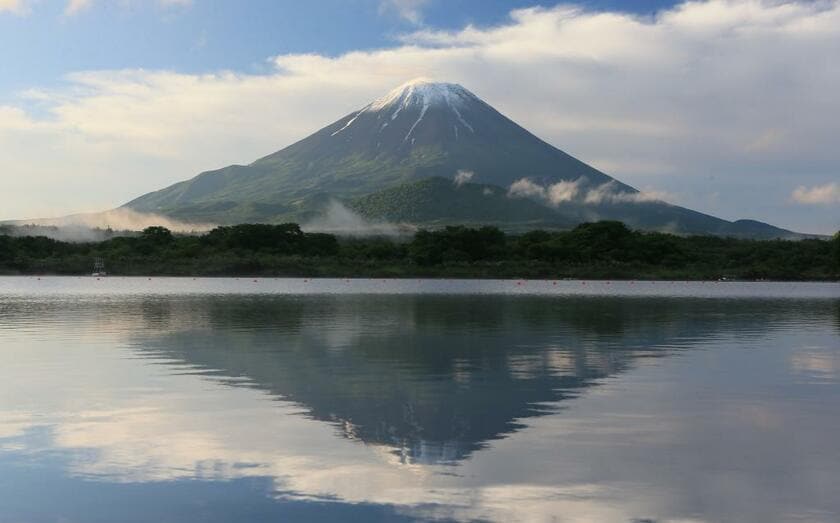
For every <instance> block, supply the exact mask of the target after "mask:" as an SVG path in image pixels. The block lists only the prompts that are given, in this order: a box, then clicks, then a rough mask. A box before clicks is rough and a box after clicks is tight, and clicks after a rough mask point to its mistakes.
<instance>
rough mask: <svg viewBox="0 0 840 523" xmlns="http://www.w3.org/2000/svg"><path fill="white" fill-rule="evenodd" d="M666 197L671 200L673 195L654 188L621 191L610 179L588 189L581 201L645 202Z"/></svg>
mask: <svg viewBox="0 0 840 523" xmlns="http://www.w3.org/2000/svg"><path fill="white" fill-rule="evenodd" d="M666 199H669V200H673V199H674V196H673V195H671V194H669V193H667V192H665V191H656V190H650V191H639V192H627V191H621V190H619V189H618V187H617V184H616V183H615V182H614V181H612V182H607V183H604V184H601V185H599V186H597V187H595V188H594V189H590V190H588V191H587V192H586V196H585V197H584V198H583V202H584V203H590V204H599V203H645V202H656V201H665V200H666Z"/></svg>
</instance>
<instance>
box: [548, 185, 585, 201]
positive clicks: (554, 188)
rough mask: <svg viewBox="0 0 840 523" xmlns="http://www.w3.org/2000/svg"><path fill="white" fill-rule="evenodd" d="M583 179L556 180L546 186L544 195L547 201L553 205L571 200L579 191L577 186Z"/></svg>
mask: <svg viewBox="0 0 840 523" xmlns="http://www.w3.org/2000/svg"><path fill="white" fill-rule="evenodd" d="M582 181H583V180H580V179H578V180H575V181H572V182H558V183H555V184H552V185H549V186H548V190H547V191H546V196H548V201H549V202H551V203H552V204H553V205H559V204H561V203H563V202H569V201H572V200H573V199H574V198H575V197H576V196H577V195H578V191H579V186H580V184H581V182H582Z"/></svg>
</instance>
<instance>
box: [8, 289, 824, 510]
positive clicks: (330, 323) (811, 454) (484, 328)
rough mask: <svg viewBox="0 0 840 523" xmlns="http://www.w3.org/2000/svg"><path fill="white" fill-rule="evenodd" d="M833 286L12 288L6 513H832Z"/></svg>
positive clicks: (10, 290)
mask: <svg viewBox="0 0 840 523" xmlns="http://www.w3.org/2000/svg"><path fill="white" fill-rule="evenodd" d="M838 434H840V285H838V284H832V283H829V284H802V283H796V284H782V283H686V282H656V283H651V282H623V283H617V282H585V283H584V282H578V281H558V282H553V281H539V282H536V281H515V280H514V281H447V280H435V281H419V280H404V281H391V280H387V281H386V280H303V279H291V280H290V279H269V280H264V279H258V280H256V281H255V280H253V279H239V280H237V279H196V280H193V279H190V278H186V279H152V280H149V279H146V278H104V279H101V280H96V279H94V278H49V277H47V278H41V279H37V278H0V522H2V523H6V522H9V523H11V522H15V523H19V522H59V521H61V522H85V523H87V522H109V523H110V522H115V521H119V522H133V521H156V522H157V521H161V522H165V521H178V522H192V521H212V522H217V521H218V522H221V521H231V522H233V521H236V522H240V521H241V522H244V521H249V522H251V521H257V522H258V521H415V520H422V521H426V520H441V521H450V520H452V521H475V520H490V521H560V522H565V521H569V522H596V523H601V522H667V521H670V522H677V521H679V522H695V523H696V522H730V521H737V522H773V521H791V522H837V521H840V496H838V492H840V490H838V485H840V445H838Z"/></svg>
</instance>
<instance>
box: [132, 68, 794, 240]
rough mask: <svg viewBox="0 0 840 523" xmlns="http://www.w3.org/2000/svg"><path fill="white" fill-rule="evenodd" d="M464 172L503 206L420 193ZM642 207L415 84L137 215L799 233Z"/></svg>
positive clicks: (468, 194)
mask: <svg viewBox="0 0 840 523" xmlns="http://www.w3.org/2000/svg"><path fill="white" fill-rule="evenodd" d="M459 172H462V173H464V172H466V173H469V174H467V175H465V176H466V179H467V181H472V182H476V183H478V184H483V185H484V186H493V188H492V189H487V187H481V188H480V191H482V192H485V189H487V190H489V191H491V192H492V193H493V195H494V196H493V197H491V198H486V197H483V195H478V194H477V193H476V192H475V190H473V188H467V189H465V190H463V191H456V190H455V188H456V186H454V185H453V184H452V183H451V182H447V183H448V185H446V184H444V185H441V184H440V183H439V182H436V185H435V184H432V185H423V184H421V185H419V186H416V187H415V186H413V185H412V184H416V183H417V182H419V181H421V180H425V179H430V178H444V179H447V180H452V179H453V178H454V177H455V176H456V173H459ZM523 179H526V180H527V183H528V184H530V186H531V187H532V190H530V192H528V191H526V193H527V194H524V196H526V197H528V198H516V197H512V196H516V195H515V194H513V193H512V192H511V194H508V192H509V189H510V188H511V186H512V185H514V184H515V183H516V182H518V181H519V182H521V181H522V180H523ZM564 183H565V184H570V186H573V188H574V190H573V191H572V193H570V195H567V196H564V197H563V198H562V199H561V200H560V201H555V200H553V197H554V193H553V192H552V189H553V188H554V187H555V186H556V184H561V185H562V184H564ZM468 185H472V184H468ZM399 187H402V188H401V189H395V188H399ZM391 189H395V190H393V191H391ZM606 189H608V194H607V195H606V196H607V198H600V197H599V198H596V199H595V201H590V200H592V198H589V197H587V196H586V195H588V194H589V195H591V194H593V193H598V194H600V193H602V192H604V190H606ZM430 190H433V192H434V191H438V192H441V191H443V192H441V194H440V195H439V196H440V197H443V198H444V200H445V201H447V202H449V203H448V204H447V205H446V206H443V205H442V202H441V201H440V200H438V199H437V198H430V197H429V191H430ZM444 193H445V195H444ZM476 196H482V197H481V198H476ZM641 196H642V195H640V193H639V192H638V191H637V190H636V189H634V188H632V187H630V186H627V185H625V184H622V183H621V182H619V181H618V180H615V179H613V178H611V177H610V176H608V175H606V174H604V173H602V172H600V171H598V170H597V169H594V168H592V167H590V166H588V165H586V164H585V163H583V162H581V161H579V160H577V159H575V158H573V157H571V156H569V155H568V154H566V153H565V152H563V151H561V150H559V149H557V148H556V147H554V146H552V145H550V144H548V143H546V142H544V141H542V140H540V139H539V138H537V137H536V136H534V135H533V134H531V133H530V132H528V131H527V130H525V129H523V128H522V127H520V126H519V125H517V124H516V123H514V122H513V121H511V120H510V119H508V118H506V117H505V116H504V115H502V114H501V113H499V112H498V111H496V110H495V109H493V108H492V107H491V106H490V105H488V104H487V103H485V102H484V101H482V100H481V99H480V98H478V97H477V96H475V95H474V94H473V93H471V92H470V91H468V90H466V89H465V88H463V87H461V86H460V85H457V84H448V83H433V82H428V81H425V80H415V81H412V82H408V83H406V84H404V85H402V86H400V87H398V88H397V89H394V90H393V91H391V92H390V93H388V94H387V95H385V96H384V97H382V98H380V99H378V100H376V101H374V102H372V103H370V104H368V105H367V106H365V107H363V108H362V109H360V110H358V111H355V112H353V113H350V114H348V115H347V116H345V117H344V118H341V119H340V120H338V121H336V122H334V123H332V124H330V125H328V126H327V127H325V128H323V129H321V130H320V131H318V132H316V133H314V134H312V135H310V136H308V137H306V138H304V139H303V140H301V141H299V142H297V143H294V144H292V145H290V146H288V147H286V148H284V149H282V150H280V151H278V152H276V153H273V154H271V155H269V156H266V157H264V158H261V159H259V160H257V161H255V162H254V163H252V164H250V165H245V166H243V165H232V166H229V167H225V168H222V169H218V170H215V171H208V172H204V173H201V174H199V175H198V176H196V177H195V178H192V179H190V180H187V181H184V182H180V183H177V184H175V185H172V186H170V187H167V188H165V189H162V190H159V191H156V192H152V193H149V194H146V195H144V196H141V197H140V198H137V199H136V200H133V201H131V202H129V203H128V204H126V205H125V206H126V207H128V208H131V209H134V210H136V211H141V212H153V213H156V214H162V215H166V216H170V217H173V218H177V219H180V220H185V221H200V222H214V223H220V224H230V223H242V222H280V221H305V220H307V219H310V218H312V217H313V216H315V215H317V214H318V213H319V212H322V210H323V209H324V208H325V203H326V202H329V201H330V200H331V199H338V200H341V201H345V202H353V204H352V205H353V206H354V207H356V208H358V209H359V210H361V211H363V212H364V213H365V214H367V215H370V216H374V215H376V216H377V217H379V218H387V219H398V217H404V218H406V220H411V221H412V222H413V223H417V224H421V225H422V224H443V223H486V222H493V223H497V224H499V225H503V226H504V225H505V224H508V225H510V226H511V227H514V228H518V227H520V226H522V225H524V224H529V223H534V224H537V223H542V224H544V225H552V226H557V227H565V226H569V225H572V224H574V223H577V222H580V221H589V220H594V219H618V220H621V221H624V222H626V223H627V224H628V225H630V226H633V227H637V228H644V229H667V230H671V231H674V232H684V233H704V234H705V233H712V234H737V235H744V234H747V235H757V236H765V237H775V236H790V235H793V234H794V233H790V232H789V231H784V230H782V229H777V228H774V227H771V226H768V225H766V224H761V223H760V222H754V223H751V224H750V225H749V226H745V225H743V224H742V225H740V226H739V225H735V224H733V223H731V222H728V221H725V220H721V219H718V218H715V217H712V216H708V215H705V214H702V213H697V212H695V211H691V210H688V209H684V208H681V207H677V206H674V205H669V204H667V203H664V202H659V201H648V200H646V199H644V198H641ZM394 198H397V199H394ZM389 199H394V200H393V201H388V200H389ZM549 200H551V201H549ZM455 202H456V203H455ZM456 211H457V212H456Z"/></svg>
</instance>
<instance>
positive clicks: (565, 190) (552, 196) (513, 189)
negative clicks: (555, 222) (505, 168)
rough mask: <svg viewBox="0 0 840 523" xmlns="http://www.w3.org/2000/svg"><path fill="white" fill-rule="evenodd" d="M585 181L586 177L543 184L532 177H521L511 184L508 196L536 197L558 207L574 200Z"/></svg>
mask: <svg viewBox="0 0 840 523" xmlns="http://www.w3.org/2000/svg"><path fill="white" fill-rule="evenodd" d="M585 183H586V180H585V179H583V178H579V179H577V180H574V181H562V182H557V183H554V184H549V185H547V186H543V185H540V184H538V183H535V182H534V181H532V180H531V179H530V178H520V179H519V180H516V181H515V182H513V183H512V184H511V185H510V187H509V188H508V196H510V197H513V198H517V197H523V198H534V199H537V200H542V201H544V202H545V203H547V204H549V205H552V206H555V207H556V206H558V205H560V204H561V203H564V202H570V201H572V200H574V199H575V197H577V195H578V193H579V192H580V186H581V185H582V184H585Z"/></svg>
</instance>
